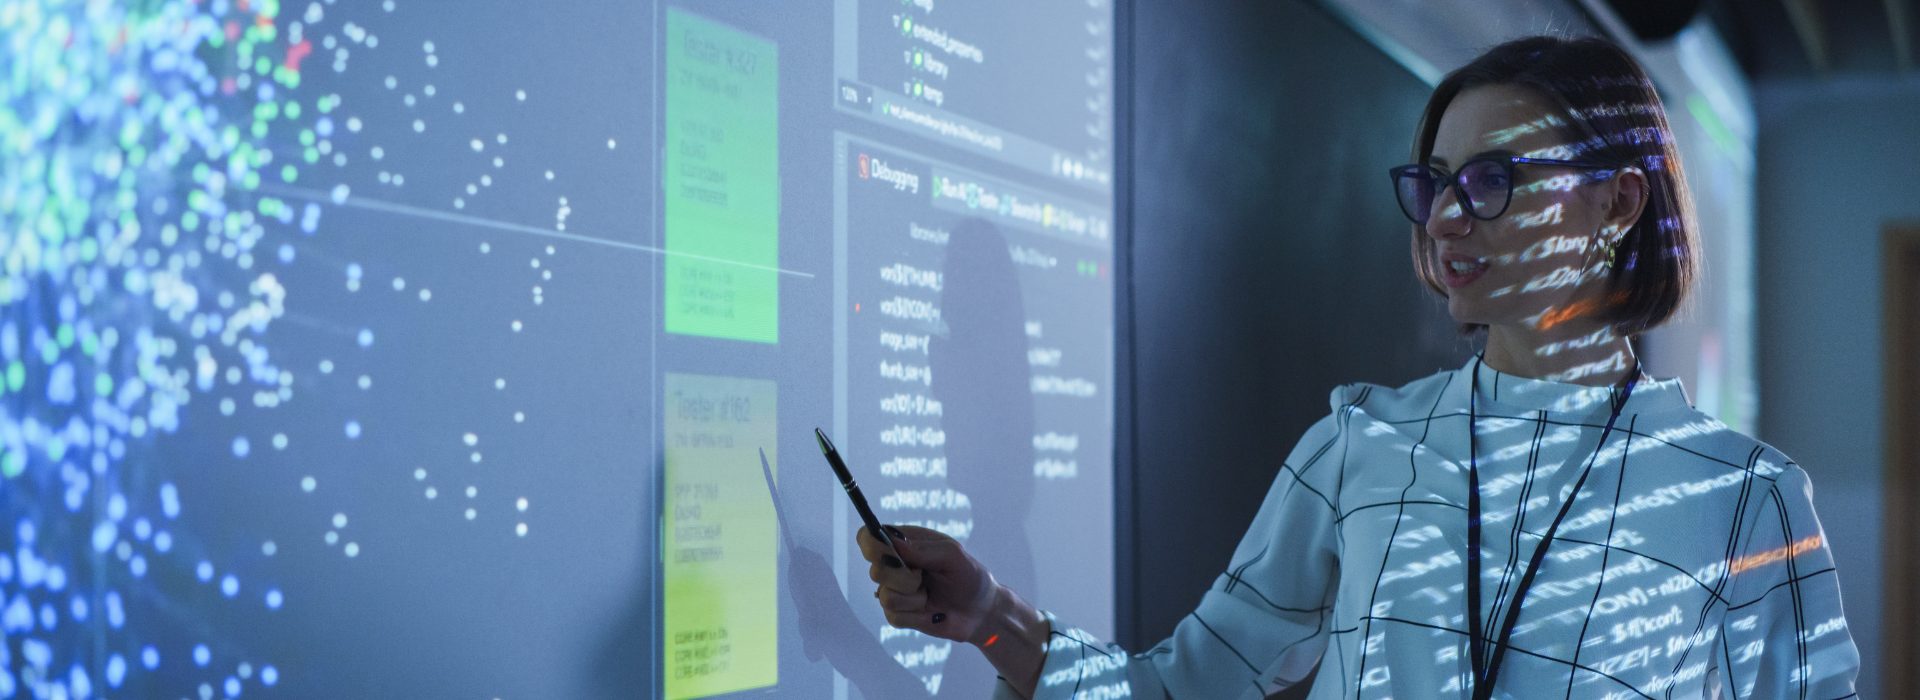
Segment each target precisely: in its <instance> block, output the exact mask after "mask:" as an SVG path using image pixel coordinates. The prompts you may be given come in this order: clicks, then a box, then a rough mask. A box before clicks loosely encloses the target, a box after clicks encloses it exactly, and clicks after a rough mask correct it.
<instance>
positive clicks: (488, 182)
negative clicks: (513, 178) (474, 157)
mask: <svg viewBox="0 0 1920 700" xmlns="http://www.w3.org/2000/svg"><path fill="white" fill-rule="evenodd" d="M480 186H481V187H492V186H493V176H492V175H481V176H480Z"/></svg>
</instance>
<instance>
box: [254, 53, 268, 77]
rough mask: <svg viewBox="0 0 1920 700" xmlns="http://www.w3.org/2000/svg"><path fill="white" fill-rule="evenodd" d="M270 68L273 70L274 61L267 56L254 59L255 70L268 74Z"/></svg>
mask: <svg viewBox="0 0 1920 700" xmlns="http://www.w3.org/2000/svg"><path fill="white" fill-rule="evenodd" d="M269 70H273V62H272V61H269V60H267V57H266V56H261V57H259V58H256V59H253V72H255V73H259V74H261V75H266V74H267V71H269Z"/></svg>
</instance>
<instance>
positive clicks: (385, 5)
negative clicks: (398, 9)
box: [380, 0, 393, 12]
mask: <svg viewBox="0 0 1920 700" xmlns="http://www.w3.org/2000/svg"><path fill="white" fill-rule="evenodd" d="M380 9H382V10H386V11H388V12H392V11H393V0H387V1H386V2H383V3H380Z"/></svg>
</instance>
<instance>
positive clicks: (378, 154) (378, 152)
mask: <svg viewBox="0 0 1920 700" xmlns="http://www.w3.org/2000/svg"><path fill="white" fill-rule="evenodd" d="M367 155H370V156H373V159H374V160H380V159H381V158H385V157H387V149H384V148H381V147H379V146H374V147H373V150H371V151H368V152H367ZM380 174H382V175H385V174H386V171H381V173H380ZM380 181H381V182H386V178H381V180H380Z"/></svg>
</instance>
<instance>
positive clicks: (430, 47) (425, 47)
mask: <svg viewBox="0 0 1920 700" xmlns="http://www.w3.org/2000/svg"><path fill="white" fill-rule="evenodd" d="M421 49H423V50H425V51H426V52H427V53H433V42H431V41H429V42H427V43H425V44H422V45H421Z"/></svg>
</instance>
